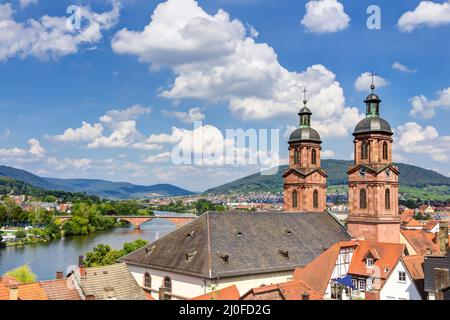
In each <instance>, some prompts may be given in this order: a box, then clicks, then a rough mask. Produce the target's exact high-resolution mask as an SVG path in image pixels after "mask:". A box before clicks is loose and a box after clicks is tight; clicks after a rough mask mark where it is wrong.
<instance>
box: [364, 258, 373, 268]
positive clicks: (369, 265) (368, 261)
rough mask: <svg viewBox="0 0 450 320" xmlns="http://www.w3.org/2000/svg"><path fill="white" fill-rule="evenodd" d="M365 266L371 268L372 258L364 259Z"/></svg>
mask: <svg viewBox="0 0 450 320" xmlns="http://www.w3.org/2000/svg"><path fill="white" fill-rule="evenodd" d="M366 266H367V267H373V259H372V258H366Z"/></svg>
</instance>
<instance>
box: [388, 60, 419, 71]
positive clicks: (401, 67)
mask: <svg viewBox="0 0 450 320" xmlns="http://www.w3.org/2000/svg"><path fill="white" fill-rule="evenodd" d="M392 69H394V70H398V71H400V72H405V73H415V72H417V69H411V68H410V67H408V66H405V65H404V64H401V63H400V62H398V61H397V62H394V64H393V65H392Z"/></svg>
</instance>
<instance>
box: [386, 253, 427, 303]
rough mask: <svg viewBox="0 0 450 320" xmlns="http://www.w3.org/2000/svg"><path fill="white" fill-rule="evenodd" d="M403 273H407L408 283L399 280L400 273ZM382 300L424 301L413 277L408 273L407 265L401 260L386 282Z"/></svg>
mask: <svg viewBox="0 0 450 320" xmlns="http://www.w3.org/2000/svg"><path fill="white" fill-rule="evenodd" d="M400 271H402V272H405V273H406V281H404V282H400V281H399V280H398V273H399V272H400ZM380 298H381V300H422V297H421V296H420V293H419V291H418V290H417V288H416V286H415V284H414V283H413V280H412V279H411V276H410V275H409V273H408V272H407V271H406V268H405V265H404V264H403V262H402V261H401V260H400V261H399V263H397V265H396V267H395V268H394V270H392V273H391V275H390V277H389V278H388V279H387V280H386V282H385V284H384V286H383V288H382V289H381V292H380Z"/></svg>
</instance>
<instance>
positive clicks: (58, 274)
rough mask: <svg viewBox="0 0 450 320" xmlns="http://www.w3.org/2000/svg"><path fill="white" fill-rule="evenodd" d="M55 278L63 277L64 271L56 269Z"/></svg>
mask: <svg viewBox="0 0 450 320" xmlns="http://www.w3.org/2000/svg"><path fill="white" fill-rule="evenodd" d="M56 279H64V272H63V271H56Z"/></svg>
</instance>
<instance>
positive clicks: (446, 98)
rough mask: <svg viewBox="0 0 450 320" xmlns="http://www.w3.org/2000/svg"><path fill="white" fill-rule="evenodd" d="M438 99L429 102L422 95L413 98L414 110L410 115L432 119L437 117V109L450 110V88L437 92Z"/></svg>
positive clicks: (411, 100)
mask: <svg viewBox="0 0 450 320" xmlns="http://www.w3.org/2000/svg"><path fill="white" fill-rule="evenodd" d="M436 96H437V98H436V99H435V100H429V99H428V98H427V97H425V96H423V95H420V96H415V97H413V98H411V99H410V100H409V101H410V102H411V105H412V109H411V111H410V113H409V114H410V115H412V116H415V117H419V118H422V119H430V118H432V117H434V116H435V114H436V109H437V108H444V109H450V87H448V88H446V89H443V90H441V91H438V92H436Z"/></svg>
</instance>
